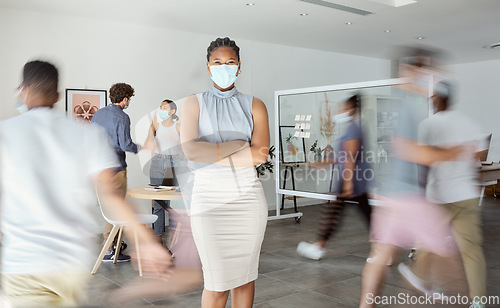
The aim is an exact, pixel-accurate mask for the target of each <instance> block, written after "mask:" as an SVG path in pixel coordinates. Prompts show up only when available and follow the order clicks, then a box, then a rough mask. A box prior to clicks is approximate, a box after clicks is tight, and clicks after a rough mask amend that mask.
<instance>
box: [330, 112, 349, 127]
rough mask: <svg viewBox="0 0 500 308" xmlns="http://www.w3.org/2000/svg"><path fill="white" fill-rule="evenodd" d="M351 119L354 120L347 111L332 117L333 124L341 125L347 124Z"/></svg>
mask: <svg viewBox="0 0 500 308" xmlns="http://www.w3.org/2000/svg"><path fill="white" fill-rule="evenodd" d="M353 118H354V117H353V116H351V115H349V111H346V112H342V113H339V114H336V115H334V116H333V121H335V123H338V124H341V123H346V122H349V121H351V120H352V119H353Z"/></svg>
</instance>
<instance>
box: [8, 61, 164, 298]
mask: <svg viewBox="0 0 500 308" xmlns="http://www.w3.org/2000/svg"><path fill="white" fill-rule="evenodd" d="M57 87H58V71H57V69H56V68H55V67H54V66H53V65H52V64H50V63H48V62H43V61H32V62H28V63H27V64H26V65H25V66H24V70H23V82H22V84H21V90H20V94H19V100H20V103H18V104H19V106H20V108H18V109H21V110H22V109H24V111H25V112H24V113H22V114H21V115H19V116H16V117H13V118H10V119H8V120H5V121H3V123H0V124H1V126H0V132H1V139H0V150H1V152H0V176H1V177H0V180H1V182H0V184H1V185H0V189H1V195H0V196H1V199H0V205H1V231H2V260H1V261H2V263H1V266H2V267H1V279H2V281H1V282H2V284H1V287H2V292H3V293H4V294H5V295H6V297H7V299H9V300H10V301H11V303H12V304H13V305H14V306H15V307H24V306H28V307H60V306H62V307H70V306H76V305H82V304H84V301H85V295H86V284H87V280H88V278H89V275H90V268H91V265H92V264H93V262H94V261H95V258H96V257H97V252H96V250H93V249H91V247H93V246H94V244H95V243H96V241H95V235H96V234H95V232H94V231H95V230H96V221H95V209H96V204H97V202H96V196H95V187H96V183H99V185H98V187H99V190H100V192H99V193H100V198H101V201H102V204H103V205H104V206H106V207H107V211H108V212H110V213H112V214H113V215H115V217H117V218H118V219H120V220H125V221H128V222H129V223H130V225H131V227H130V228H128V231H129V232H131V234H133V233H132V232H136V233H137V235H138V236H139V243H140V246H141V247H140V250H141V255H142V256H143V257H142V258H141V261H142V265H143V270H145V271H149V272H155V273H167V272H169V271H170V269H169V267H170V265H171V256H170V254H169V253H168V252H167V251H166V250H165V249H163V248H162V247H161V246H160V245H158V244H157V243H156V241H155V239H154V237H153V235H152V234H151V233H150V232H149V231H148V230H147V229H146V228H145V227H144V226H143V225H140V224H139V223H138V220H137V218H136V215H135V213H134V211H133V209H132V207H131V206H130V204H128V203H127V202H126V201H125V200H123V198H121V197H120V196H119V194H118V193H117V192H116V191H114V189H113V181H112V178H113V175H114V172H113V168H115V167H117V166H119V162H118V160H117V158H116V155H115V153H114V151H113V148H112V147H111V145H110V142H109V140H108V137H107V135H106V134H105V132H104V131H102V130H101V129H100V128H98V127H95V126H84V125H82V124H78V123H75V122H74V121H71V120H69V119H67V118H66V117H65V116H64V115H61V114H59V113H57V112H56V111H55V110H54V109H53V108H52V107H53V105H54V104H55V103H56V102H57V101H58V99H59V94H58V92H57ZM144 258H146V259H144Z"/></svg>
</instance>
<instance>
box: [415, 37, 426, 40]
mask: <svg viewBox="0 0 500 308" xmlns="http://www.w3.org/2000/svg"><path fill="white" fill-rule="evenodd" d="M423 39H425V37H424V36H419V37H417V40H423Z"/></svg>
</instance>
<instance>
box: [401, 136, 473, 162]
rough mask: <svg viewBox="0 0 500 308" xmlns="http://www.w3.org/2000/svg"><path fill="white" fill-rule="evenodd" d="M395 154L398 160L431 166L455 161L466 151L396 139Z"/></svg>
mask: <svg viewBox="0 0 500 308" xmlns="http://www.w3.org/2000/svg"><path fill="white" fill-rule="evenodd" d="M393 148H394V153H395V155H396V157H397V158H398V159H401V160H405V161H408V162H413V163H417V164H421V165H425V166H430V165H432V164H433V163H435V162H438V161H449V160H455V159H456V158H457V157H458V156H459V155H460V154H462V153H463V152H464V151H465V148H464V147H462V146H457V147H452V148H446V149H445V148H439V147H435V146H430V145H428V144H425V143H423V142H417V141H415V140H412V139H408V138H404V137H395V138H394V142H393Z"/></svg>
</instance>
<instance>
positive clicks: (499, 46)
mask: <svg viewBox="0 0 500 308" xmlns="http://www.w3.org/2000/svg"><path fill="white" fill-rule="evenodd" d="M486 48H489V49H500V43H495V44H491V45H488V46H486Z"/></svg>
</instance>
